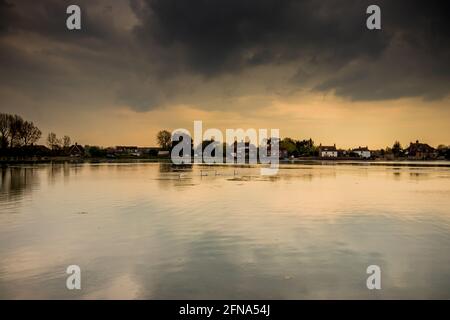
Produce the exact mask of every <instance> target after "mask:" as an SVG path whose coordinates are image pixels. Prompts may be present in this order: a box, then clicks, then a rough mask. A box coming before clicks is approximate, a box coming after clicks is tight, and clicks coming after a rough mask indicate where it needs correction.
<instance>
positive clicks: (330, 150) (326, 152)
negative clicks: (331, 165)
mask: <svg viewBox="0 0 450 320" xmlns="http://www.w3.org/2000/svg"><path fill="white" fill-rule="evenodd" d="M319 155H320V156H321V157H322V158H337V156H338V151H337V149H336V144H335V145H334V146H322V144H321V145H320V146H319Z"/></svg>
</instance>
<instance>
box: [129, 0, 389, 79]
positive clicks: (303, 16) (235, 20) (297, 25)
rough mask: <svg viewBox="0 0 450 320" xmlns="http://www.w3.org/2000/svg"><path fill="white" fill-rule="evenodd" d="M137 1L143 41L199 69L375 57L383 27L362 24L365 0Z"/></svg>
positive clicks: (383, 40)
mask: <svg viewBox="0 0 450 320" xmlns="http://www.w3.org/2000/svg"><path fill="white" fill-rule="evenodd" d="M145 4H146V7H145V8H146V9H147V11H144V13H142V8H139V10H140V15H141V19H142V24H141V25H140V26H139V27H137V28H136V30H135V31H136V34H137V35H138V37H139V38H140V39H141V40H142V41H143V42H149V41H150V42H152V43H154V42H156V43H158V44H159V45H162V46H165V47H176V46H179V48H180V49H181V50H184V57H183V58H185V59H186V63H187V65H188V66H189V67H191V68H192V69H193V70H194V71H197V72H200V73H202V74H205V75H214V74H217V73H222V72H225V73H227V72H236V71H239V70H242V69H243V68H246V67H252V66H255V65H261V64H270V63H286V62H288V61H292V60H296V59H299V58H302V57H315V56H318V57H322V58H323V61H321V62H323V63H326V64H329V65H330V66H332V67H338V66H342V65H345V64H346V63H347V62H348V61H351V60H352V59H355V58H357V57H360V56H370V57H376V56H377V55H379V54H380V53H381V52H382V51H383V49H384V48H385V47H386V46H387V45H388V43H389V38H390V35H389V34H388V33H380V32H378V33H369V32H367V30H365V27H364V26H365V19H366V16H365V9H366V8H367V6H366V5H365V3H364V1H357V0H356V1H311V0H308V1H294V0H259V1H249V0H215V1H205V0H192V1H180V0H147V1H145Z"/></svg>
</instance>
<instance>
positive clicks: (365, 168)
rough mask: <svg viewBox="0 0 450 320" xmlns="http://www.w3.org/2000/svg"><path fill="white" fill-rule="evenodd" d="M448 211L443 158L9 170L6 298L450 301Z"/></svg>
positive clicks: (1, 269)
mask: <svg viewBox="0 0 450 320" xmlns="http://www.w3.org/2000/svg"><path fill="white" fill-rule="evenodd" d="M449 207H450V169H449V168H448V167H445V166H441V167H433V166H417V165H414V166H405V165H402V166H379V165H377V166H371V165H345V164H340V165H312V164H286V165H283V166H282V167H281V170H280V171H279V175H278V176H276V177H264V176H260V175H259V168H258V167H248V166H241V167H234V166H183V167H174V166H172V165H170V164H167V163H161V164H158V163H135V164H124V163H121V164H119V163H117V164H115V163H111V164H81V165H80V164H78V165H71V164H52V165H39V166H13V167H3V168H2V169H1V180H0V298H51V299H54V298H63V299H71V298H74V299H81V298H150V299H162V298H191V299H200V298H203V299H205V298H208V299H209V298H213V299H219V298H223V299H240V298H242V299H246V298H255V299H259V298H261V299H263V298H264V299H302V298H336V299H343V298H356V299H359V298H369V299H378V298H387V299H389V298H445V299H448V298H450V268H449V267H448V266H449V265H450V210H449ZM71 264H77V265H79V266H80V267H81V270H82V290H80V291H76V290H75V291H69V290H67V289H66V288H65V280H66V274H65V270H66V267H67V266H68V265H71ZM371 264H376V265H379V266H380V267H381V269H382V290H379V291H377V290H375V291H369V290H368V289H367V288H366V278H367V276H368V275H367V274H366V268H367V266H368V265H371Z"/></svg>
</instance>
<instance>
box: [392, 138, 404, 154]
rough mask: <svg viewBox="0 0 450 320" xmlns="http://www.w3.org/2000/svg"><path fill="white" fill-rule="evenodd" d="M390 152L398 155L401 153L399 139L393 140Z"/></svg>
mask: <svg viewBox="0 0 450 320" xmlns="http://www.w3.org/2000/svg"><path fill="white" fill-rule="evenodd" d="M392 153H393V154H394V156H396V157H399V156H401V155H402V154H403V148H402V145H401V144H400V142H399V141H395V142H394V145H393V146H392Z"/></svg>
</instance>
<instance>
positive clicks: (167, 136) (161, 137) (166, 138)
mask: <svg viewBox="0 0 450 320" xmlns="http://www.w3.org/2000/svg"><path fill="white" fill-rule="evenodd" d="M156 140H157V142H158V145H159V146H160V147H161V149H163V150H169V148H170V145H171V142H172V135H171V133H170V132H169V131H167V130H161V131H159V132H158V134H157V135H156Z"/></svg>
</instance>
